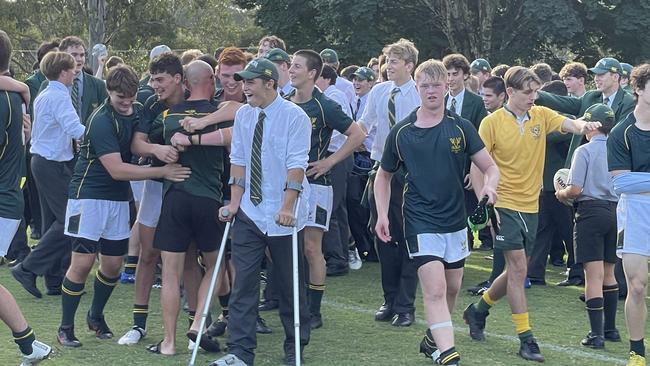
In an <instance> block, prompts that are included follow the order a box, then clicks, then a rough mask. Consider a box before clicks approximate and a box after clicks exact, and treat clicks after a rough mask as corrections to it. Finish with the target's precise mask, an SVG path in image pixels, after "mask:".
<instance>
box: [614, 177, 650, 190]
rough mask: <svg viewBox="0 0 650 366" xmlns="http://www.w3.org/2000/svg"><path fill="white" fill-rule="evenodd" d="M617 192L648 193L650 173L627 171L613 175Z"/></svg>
mask: <svg viewBox="0 0 650 366" xmlns="http://www.w3.org/2000/svg"><path fill="white" fill-rule="evenodd" d="M612 184H613V186H614V192H616V194H619V195H620V194H622V193H628V194H647V193H650V173H643V172H626V173H621V174H617V175H615V176H613V177H612Z"/></svg>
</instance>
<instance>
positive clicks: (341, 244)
mask: <svg viewBox="0 0 650 366" xmlns="http://www.w3.org/2000/svg"><path fill="white" fill-rule="evenodd" d="M353 164H354V160H353V157H352V156H349V157H347V158H346V159H345V160H343V161H341V162H340V163H338V164H336V165H335V166H334V167H333V168H332V170H331V171H330V179H331V181H332V190H333V191H334V199H333V204H332V217H331V219H330V227H329V230H328V231H327V232H325V233H324V234H323V253H324V254H325V260H326V261H327V266H328V267H330V266H334V267H345V268H347V267H348V246H349V244H350V243H349V241H350V226H349V223H348V208H347V191H348V177H349V175H350V172H352V166H353ZM364 225H365V224H364Z"/></svg>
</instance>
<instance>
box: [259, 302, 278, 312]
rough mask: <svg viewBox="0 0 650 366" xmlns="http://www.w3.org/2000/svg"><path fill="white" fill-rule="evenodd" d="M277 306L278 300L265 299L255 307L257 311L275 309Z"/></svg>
mask: <svg viewBox="0 0 650 366" xmlns="http://www.w3.org/2000/svg"><path fill="white" fill-rule="evenodd" d="M278 306H279V303H278V300H265V301H264V302H262V303H261V304H260V305H259V306H258V307H257V309H258V310H259V311H270V310H275V309H277V308H278Z"/></svg>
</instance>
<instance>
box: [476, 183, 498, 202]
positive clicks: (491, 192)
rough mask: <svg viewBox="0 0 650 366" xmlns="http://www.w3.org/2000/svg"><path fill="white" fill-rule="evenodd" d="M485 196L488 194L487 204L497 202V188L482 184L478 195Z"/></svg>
mask: <svg viewBox="0 0 650 366" xmlns="http://www.w3.org/2000/svg"><path fill="white" fill-rule="evenodd" d="M485 196H488V201H487V203H488V204H490V205H494V204H495V203H496V202H497V190H496V189H494V187H490V186H489V185H487V184H486V185H484V186H483V189H481V193H480V194H479V197H485Z"/></svg>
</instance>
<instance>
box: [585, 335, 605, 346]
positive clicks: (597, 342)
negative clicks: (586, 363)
mask: <svg viewBox="0 0 650 366" xmlns="http://www.w3.org/2000/svg"><path fill="white" fill-rule="evenodd" d="M580 344H582V345H583V346H585V347H589V348H595V349H601V348H605V337H603V336H601V335H597V334H594V333H592V332H589V334H587V336H586V337H585V338H584V339H583V340H582V341H581V342H580Z"/></svg>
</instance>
